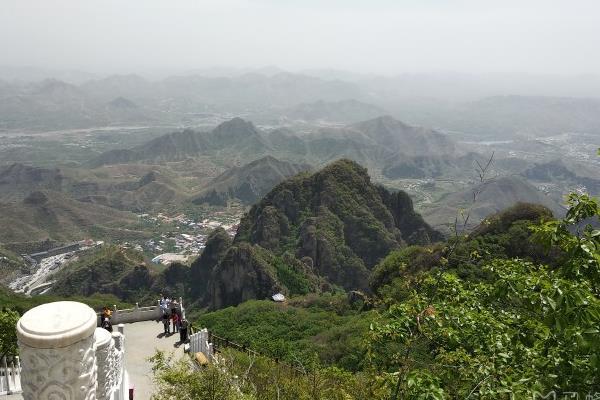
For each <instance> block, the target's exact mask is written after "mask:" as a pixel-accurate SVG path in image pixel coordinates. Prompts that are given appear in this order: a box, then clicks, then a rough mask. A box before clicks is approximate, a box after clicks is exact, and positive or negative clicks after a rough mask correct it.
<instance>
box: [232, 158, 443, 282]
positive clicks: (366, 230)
mask: <svg viewBox="0 0 600 400" xmlns="http://www.w3.org/2000/svg"><path fill="white" fill-rule="evenodd" d="M439 239H441V235H439V234H438V233H437V232H436V231H434V230H433V229H431V228H430V227H429V226H428V225H427V224H426V223H425V222H424V221H423V220H422V218H421V217H420V216H419V215H418V214H417V213H415V211H414V210H413V208H412V202H411V201H410V198H408V196H407V195H406V194H405V193H390V192H388V191H387V190H386V189H384V188H380V187H377V186H375V185H373V184H372V183H371V181H370V178H369V175H368V174H367V170H366V169H365V168H363V167H361V166H360V165H358V164H357V163H355V162H352V161H349V160H340V161H337V162H335V163H332V164H330V165H328V166H327V167H325V168H324V169H322V170H321V171H319V172H317V173H315V174H312V175H308V174H304V175H299V176H297V177H294V178H291V179H288V180H286V181H284V182H283V183H281V184H280V185H278V186H277V187H276V188H275V189H273V190H272V191H271V192H270V193H269V194H267V195H266V196H265V198H264V199H263V200H262V201H261V202H259V203H258V204H257V205H255V206H254V207H253V208H252V209H251V210H250V212H249V213H248V214H247V215H246V216H245V217H244V218H243V219H242V222H241V224H240V228H239V230H238V234H237V236H236V238H235V242H236V243H241V242H250V243H254V244H258V245H260V246H261V247H264V248H266V249H268V250H270V251H272V252H274V253H275V254H281V253H282V252H284V251H290V252H293V253H294V254H295V256H296V257H297V258H298V259H304V260H305V261H306V262H308V263H309V264H311V265H312V266H313V267H314V268H315V271H316V272H317V273H318V274H319V275H321V276H324V277H326V278H327V279H328V280H329V281H331V282H332V283H334V284H338V285H341V286H343V287H345V288H347V289H354V288H365V287H366V283H367V277H368V273H369V270H370V269H371V268H372V267H373V266H374V265H375V264H376V263H377V262H378V261H379V260H380V259H381V258H382V257H385V256H386V255H387V254H388V253H389V252H390V250H392V249H395V248H398V247H400V246H403V245H404V244H405V243H410V244H425V243H430V242H432V241H435V240H439Z"/></svg>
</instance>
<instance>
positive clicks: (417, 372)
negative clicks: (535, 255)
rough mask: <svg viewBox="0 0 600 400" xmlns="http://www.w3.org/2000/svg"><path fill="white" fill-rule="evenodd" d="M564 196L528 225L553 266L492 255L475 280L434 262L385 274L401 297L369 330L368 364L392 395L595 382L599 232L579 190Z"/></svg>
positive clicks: (594, 212)
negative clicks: (553, 214) (560, 210)
mask: <svg viewBox="0 0 600 400" xmlns="http://www.w3.org/2000/svg"><path fill="white" fill-rule="evenodd" d="M568 201H569V205H570V207H569V211H568V213H567V216H566V217H565V218H564V219H563V220H560V221H554V220H552V221H546V222H544V223H542V224H540V225H537V226H534V227H532V229H533V231H534V232H535V235H536V237H537V239H538V240H540V241H541V242H543V243H544V244H545V245H546V246H547V247H549V248H554V249H555V250H558V251H559V252H560V253H562V256H561V257H560V261H559V263H558V265H557V266H553V267H548V266H545V265H540V264H538V263H536V262H532V261H525V260H523V259H518V258H515V259H492V260H487V261H486V262H485V263H484V264H483V265H482V266H481V268H482V269H483V271H484V272H485V273H486V276H487V279H483V280H468V279H461V278H460V277H459V276H458V275H457V273H456V272H455V271H454V270H448V269H433V270H430V271H426V272H422V273H420V274H416V275H414V276H413V277H412V278H410V277H409V276H405V277H404V278H405V279H404V280H402V281H400V282H398V280H395V281H394V282H393V284H395V285H401V286H402V287H403V288H401V289H400V291H401V292H402V293H403V297H402V299H401V300H400V301H391V302H386V304H389V307H388V308H387V309H386V310H385V312H384V313H382V315H381V317H380V319H379V320H378V321H377V322H376V323H374V324H373V325H372V326H371V330H370V334H369V337H368V340H367V346H368V353H367V355H368V361H369V364H370V366H371V368H373V369H374V370H376V371H380V372H381V376H382V377H383V378H384V380H385V383H386V385H387V387H388V390H389V392H390V393H391V394H392V398H511V396H514V398H528V397H529V398H530V397H531V396H532V395H533V392H534V391H540V392H544V391H548V390H557V391H576V392H579V393H583V394H585V393H589V392H595V391H598V390H599V389H600V332H599V330H598V328H599V327H600V299H599V297H598V290H597V284H598V261H599V260H600V257H599V256H600V254H599V248H600V246H599V242H598V239H599V238H600V234H599V233H598V231H597V230H595V229H594V228H593V227H592V225H591V224H590V222H591V220H593V219H596V220H597V219H598V215H599V208H598V203H597V201H596V200H595V199H592V198H590V197H589V196H586V195H575V194H572V195H571V196H569V200H568ZM388 261H389V260H388ZM386 268H388V269H390V266H389V265H387V266H386ZM397 268H402V264H400V265H398V266H397ZM388 292H389V291H386V290H381V291H380V293H384V294H385V293H388ZM433 377H435V378H433ZM442 389H443V390H442Z"/></svg>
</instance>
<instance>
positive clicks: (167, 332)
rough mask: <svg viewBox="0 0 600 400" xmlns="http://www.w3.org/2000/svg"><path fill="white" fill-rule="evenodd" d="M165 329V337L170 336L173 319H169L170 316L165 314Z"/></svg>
mask: <svg viewBox="0 0 600 400" xmlns="http://www.w3.org/2000/svg"><path fill="white" fill-rule="evenodd" d="M162 319H163V327H164V333H165V335H169V334H170V333H171V331H170V329H169V328H170V326H171V318H169V314H168V313H165V314H163V317H162Z"/></svg>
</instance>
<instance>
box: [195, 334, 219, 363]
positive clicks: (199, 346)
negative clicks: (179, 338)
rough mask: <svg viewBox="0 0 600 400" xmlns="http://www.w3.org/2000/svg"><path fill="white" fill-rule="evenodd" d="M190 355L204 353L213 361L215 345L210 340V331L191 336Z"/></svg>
mask: <svg viewBox="0 0 600 400" xmlns="http://www.w3.org/2000/svg"><path fill="white" fill-rule="evenodd" d="M190 353H191V354H192V355H193V354H196V353H202V354H204V356H205V357H206V359H207V360H208V361H212V359H213V354H214V353H213V344H212V343H210V342H209V340H208V330H207V329H206V328H204V329H202V330H201V331H199V332H196V333H194V334H192V335H190Z"/></svg>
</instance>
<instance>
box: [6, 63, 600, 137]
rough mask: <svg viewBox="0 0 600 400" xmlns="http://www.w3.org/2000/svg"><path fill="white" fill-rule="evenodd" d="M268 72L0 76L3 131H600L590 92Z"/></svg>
mask: <svg viewBox="0 0 600 400" xmlns="http://www.w3.org/2000/svg"><path fill="white" fill-rule="evenodd" d="M273 72H274V73H272V74H265V71H263V70H258V72H254V71H253V72H249V73H241V74H240V73H237V74H231V75H229V76H211V75H180V76H170V77H166V78H163V79H160V80H148V79H146V78H142V77H141V76H138V75H113V76H108V77H104V78H100V79H93V80H87V81H85V82H82V83H81V82H79V81H77V82H78V83H77V84H74V83H67V82H64V81H61V80H60V79H45V80H39V81H33V82H23V81H14V80H8V81H2V77H1V76H0V121H1V125H0V128H2V129H23V128H25V129H28V130H43V129H66V128H86V127H97V126H103V125H113V126H115V125H119V124H121V125H122V124H143V125H148V124H151V125H171V126H172V125H180V124H183V125H186V126H194V125H196V124H199V123H202V120H203V117H206V116H207V115H210V116H212V117H213V118H218V114H223V113H233V114H238V115H243V116H246V117H248V118H250V119H252V120H254V121H258V122H264V123H271V124H272V123H276V122H277V121H279V122H281V121H282V119H285V120H287V121H290V122H293V121H312V122H318V121H320V122H333V123H352V122H357V121H360V120H366V119H369V118H373V117H376V116H379V115H383V114H391V115H392V116H394V117H396V118H399V119H401V120H403V121H405V122H407V123H409V124H416V125H422V126H430V127H439V128H442V129H447V130H456V131H463V132H466V133H470V134H476V135H480V136H494V135H495V136H496V137H499V136H502V137H508V136H514V135H515V134H525V135H532V136H547V135H552V134H556V133H562V132H569V131H573V132H588V133H594V134H598V133H599V129H600V127H599V126H598V121H597V117H596V116H597V113H598V109H599V108H600V103H599V100H598V99H597V97H596V98H594V97H593V96H594V94H589V95H587V97H581V96H580V95H579V94H577V97H566V96H565V95H564V94H562V93H564V91H560V90H559V91H557V92H556V93H560V94H561V95H549V94H548V93H547V92H543V91H540V90H538V89H536V88H532V89H530V90H529V92H528V93H534V94H538V95H537V96H536V95H528V93H527V92H526V93H524V94H521V93H520V90H519V89H518V86H515V92H513V93H519V95H509V96H494V94H495V93H498V92H497V91H496V92H495V91H494V90H492V89H490V90H488V91H483V92H481V93H480V94H479V95H472V96H470V97H469V98H468V99H467V98H461V96H460V95H461V94H464V93H465V90H463V91H461V90H460V89H459V88H458V87H454V88H452V89H449V93H451V94H450V95H449V94H448V93H444V92H443V90H438V91H437V92H436V91H430V90H429V89H428V87H430V86H431V85H432V84H431V82H430V81H431V80H432V79H433V78H431V77H429V78H428V77H427V76H414V77H412V78H411V77H404V78H402V79H400V78H392V77H378V78H368V79H367V78H364V77H360V76H358V77H356V76H352V75H350V74H343V73H341V72H339V73H331V74H320V75H321V77H318V76H311V75H308V74H300V73H290V72H286V71H282V70H281V71H280V70H276V71H273ZM309 72H310V71H309ZM56 75H58V76H60V74H56ZM317 75H319V74H317ZM8 76H9V77H10V75H8ZM433 82H436V81H435V79H433ZM450 82H453V78H452V77H443V78H441V80H438V82H437V83H438V86H437V88H438V89H441V88H443V87H448V86H449V85H450ZM434 86H435V85H434ZM450 86H451V85H450ZM540 87H541V86H540ZM573 93H575V92H573ZM509 94H512V93H509ZM539 94H543V96H540V95H539ZM230 115H231V114H230ZM508 115H510V116H511V117H510V118H506V117H507V116H508Z"/></svg>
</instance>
